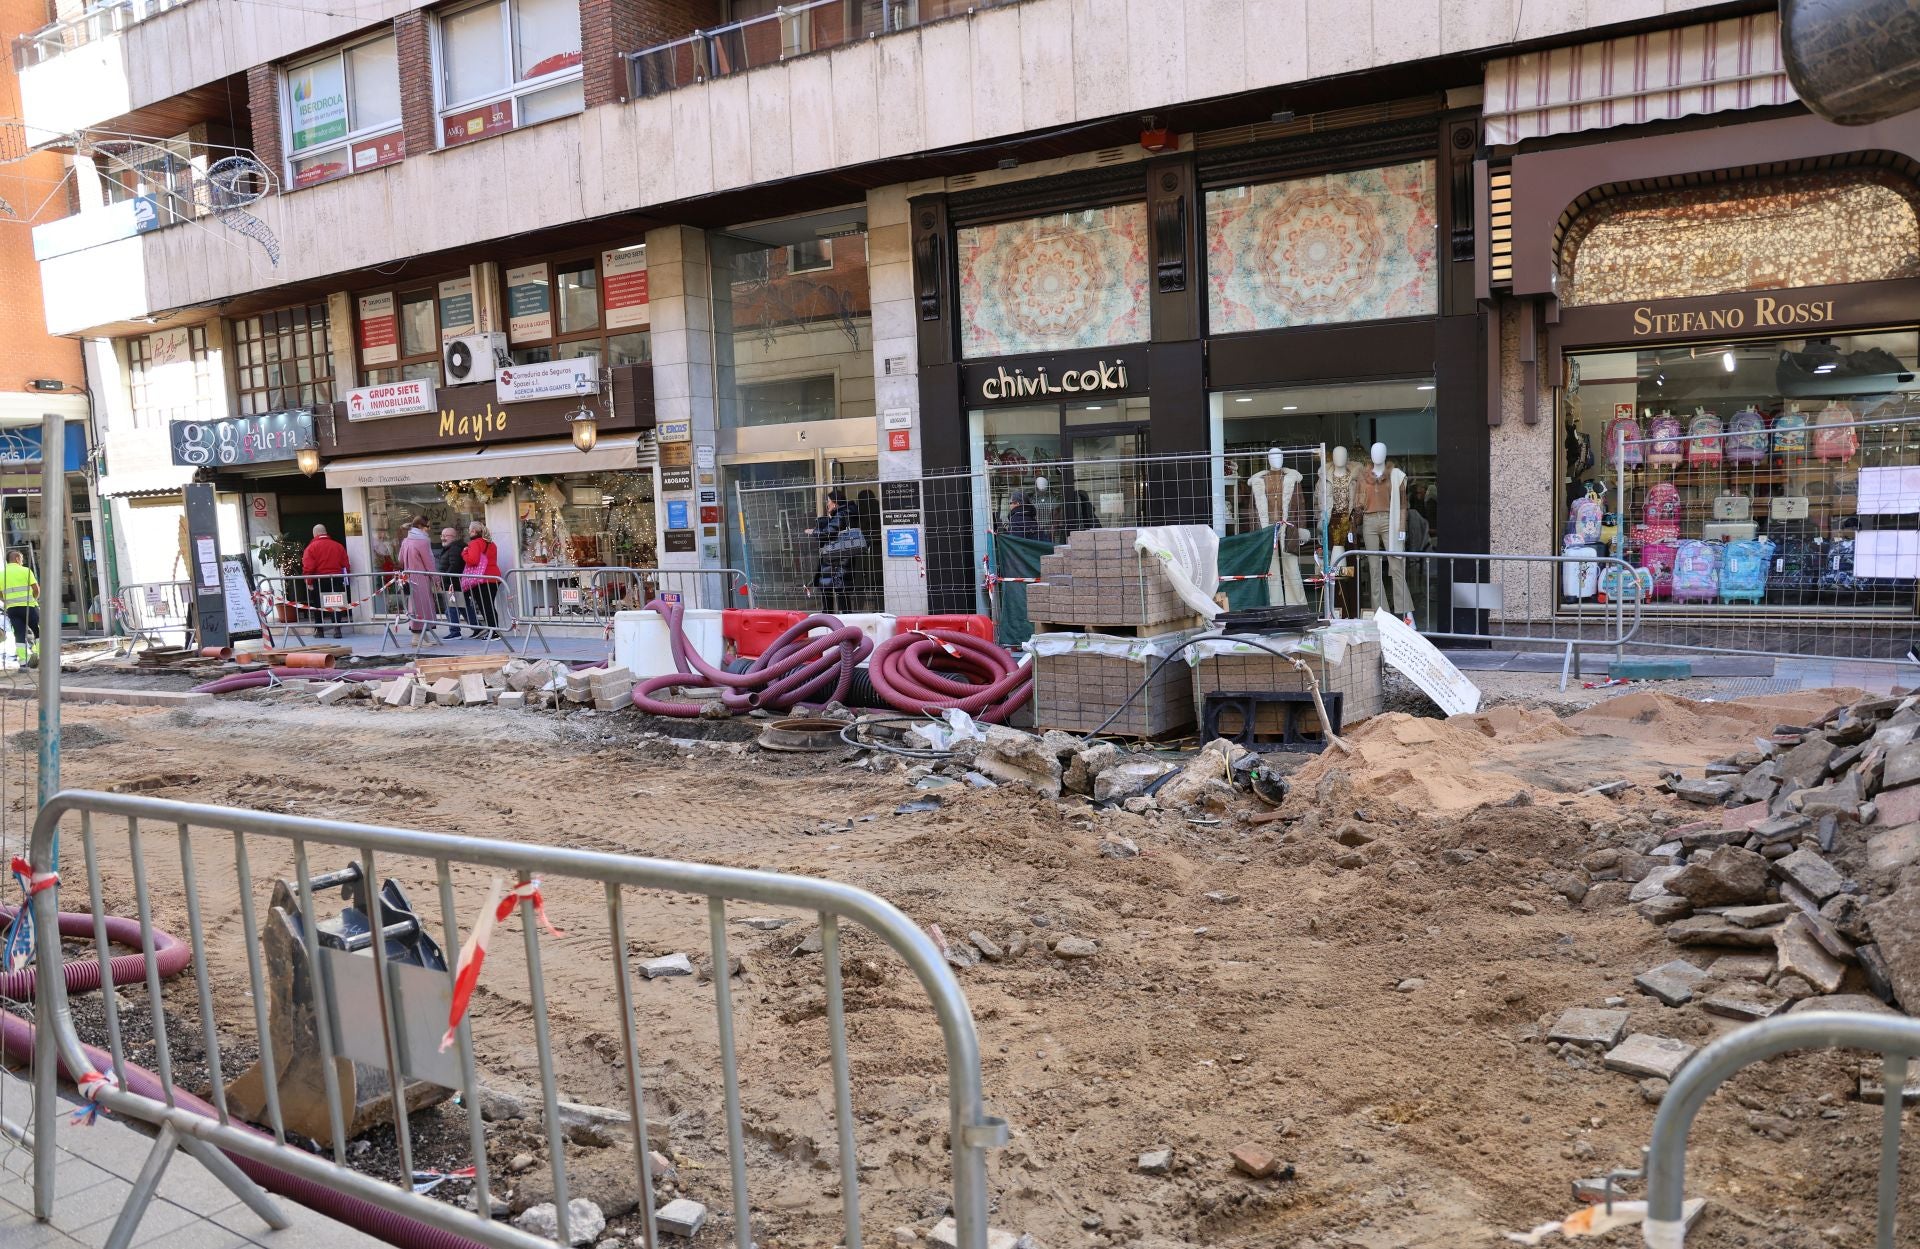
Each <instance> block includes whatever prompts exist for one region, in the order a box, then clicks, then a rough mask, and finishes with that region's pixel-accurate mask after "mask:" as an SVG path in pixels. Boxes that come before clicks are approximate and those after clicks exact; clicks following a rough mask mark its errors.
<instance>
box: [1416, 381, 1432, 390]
mask: <svg viewBox="0 0 1920 1249" xmlns="http://www.w3.org/2000/svg"><path fill="white" fill-rule="evenodd" d="M1414 389H1415V390H1432V389H1433V383H1432V382H1426V383H1424V384H1422V385H1419V386H1415V387H1414Z"/></svg>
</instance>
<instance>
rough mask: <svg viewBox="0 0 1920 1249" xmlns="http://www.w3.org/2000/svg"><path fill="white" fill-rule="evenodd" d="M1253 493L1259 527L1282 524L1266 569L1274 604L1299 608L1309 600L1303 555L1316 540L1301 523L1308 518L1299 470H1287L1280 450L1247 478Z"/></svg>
mask: <svg viewBox="0 0 1920 1249" xmlns="http://www.w3.org/2000/svg"><path fill="white" fill-rule="evenodd" d="M1247 489H1248V490H1250V491H1251V492H1252V493H1253V509H1254V513H1255V515H1257V516H1258V517H1259V520H1260V527H1261V528H1263V529H1264V528H1266V527H1267V526H1268V525H1279V526H1280V531H1279V533H1278V534H1276V535H1275V537H1274V544H1273V562H1272V564H1271V566H1270V567H1269V568H1268V570H1267V577H1268V580H1267V585H1268V586H1269V587H1270V590H1269V592H1270V593H1271V594H1272V596H1273V598H1272V600H1271V601H1272V602H1273V603H1274V604H1276V605H1278V606H1286V607H1294V606H1300V605H1303V604H1305V603H1306V601H1307V588H1306V583H1305V582H1303V581H1302V580H1301V579H1300V552H1301V551H1302V550H1304V549H1305V546H1306V544H1307V543H1309V542H1311V541H1312V540H1313V530H1311V529H1309V528H1306V527H1305V526H1303V525H1302V524H1301V523H1300V522H1301V521H1302V520H1303V519H1305V517H1304V515H1303V513H1304V512H1305V508H1304V506H1303V505H1302V502H1301V495H1302V494H1303V493H1304V492H1303V491H1302V490H1301V489H1300V471H1299V470H1298V469H1292V468H1288V467H1287V466H1286V464H1285V462H1284V458H1283V457H1282V455H1281V453H1280V449H1279V448H1278V447H1275V448H1273V449H1272V450H1270V451H1268V452H1267V467H1266V468H1264V469H1262V470H1261V471H1259V472H1257V473H1255V474H1254V475H1253V476H1252V477H1250V478H1248V479H1247Z"/></svg>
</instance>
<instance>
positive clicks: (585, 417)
mask: <svg viewBox="0 0 1920 1249" xmlns="http://www.w3.org/2000/svg"><path fill="white" fill-rule="evenodd" d="M567 424H568V425H569V426H570V427H572V430H573V445H574V446H575V447H576V448H577V449H579V450H581V451H591V450H593V444H594V443H596V442H598V441H600V417H599V415H598V414H596V413H595V412H594V410H593V409H592V408H590V407H588V406H587V405H586V404H584V403H583V404H581V405H580V406H579V407H577V408H575V409H574V410H573V411H571V412H569V413H568V414H567Z"/></svg>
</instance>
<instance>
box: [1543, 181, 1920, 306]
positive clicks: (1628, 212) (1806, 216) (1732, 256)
mask: <svg viewBox="0 0 1920 1249" xmlns="http://www.w3.org/2000/svg"><path fill="white" fill-rule="evenodd" d="M1561 256H1562V282H1561V286H1560V291H1559V294H1560V301H1561V303H1563V304H1565V305H1567V306H1569V307H1574V306H1578V305H1584V304H1611V303H1626V302H1630V301H1638V300H1648V299H1677V298H1683V297H1686V296H1694V295H1720V294H1726V293H1728V292H1732V291H1767V290H1778V289H1782V288H1786V287H1795V286H1829V285H1840V284H1843V283H1848V282H1873V281H1879V280H1881V279H1886V278H1911V277H1916V276H1920V189H1917V188H1915V186H1914V185H1913V183H1912V181H1911V180H1909V179H1907V178H1904V177H1901V176H1900V175H1898V174H1895V173H1892V172H1890V171H1887V170H1862V169H1854V170H1840V171H1836V172H1831V173H1818V174H1800V175H1796V176H1794V177H1792V178H1766V179H1756V180H1750V181H1745V182H1734V183H1728V184H1723V185H1716V186H1706V187H1687V188H1684V189H1681V190H1676V191H1651V192H1645V193H1641V194H1631V195H1621V196H1617V197H1614V198H1612V199H1607V200H1602V201H1601V202H1600V203H1598V204H1596V205H1594V206H1593V207H1592V208H1590V209H1588V210H1587V211H1586V212H1584V213H1582V214H1581V215H1580V217H1579V218H1578V219H1577V220H1576V221H1575V222H1574V223H1573V225H1572V226H1571V227H1570V228H1569V229H1568V231H1567V236H1566V241H1565V242H1564V243H1563V244H1562V245H1561Z"/></svg>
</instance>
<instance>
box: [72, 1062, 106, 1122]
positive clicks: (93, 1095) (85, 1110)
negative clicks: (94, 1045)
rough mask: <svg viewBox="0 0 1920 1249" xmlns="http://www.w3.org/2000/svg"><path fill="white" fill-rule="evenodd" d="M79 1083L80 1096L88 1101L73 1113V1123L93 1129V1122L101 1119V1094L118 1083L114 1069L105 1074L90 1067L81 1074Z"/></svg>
mask: <svg viewBox="0 0 1920 1249" xmlns="http://www.w3.org/2000/svg"><path fill="white" fill-rule="evenodd" d="M79 1083H80V1096H82V1097H84V1098H86V1099H87V1104H86V1105H85V1106H82V1107H80V1108H79V1109H78V1110H76V1111H74V1112H73V1121H74V1122H75V1123H77V1124H80V1125H82V1126H84V1127H91V1126H93V1121H94V1120H95V1119H98V1118H99V1117H100V1094H101V1093H102V1092H103V1091H104V1090H106V1089H107V1088H109V1087H111V1086H112V1085H113V1084H114V1083H116V1080H115V1077H114V1074H113V1068H111V1067H109V1068H107V1070H106V1071H105V1072H104V1073H103V1072H99V1071H95V1070H94V1069H93V1068H91V1067H89V1068H87V1069H86V1070H85V1071H83V1072H81V1073H80V1081H79Z"/></svg>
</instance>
